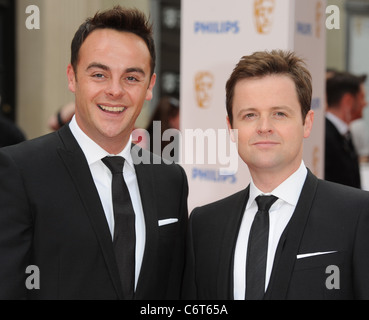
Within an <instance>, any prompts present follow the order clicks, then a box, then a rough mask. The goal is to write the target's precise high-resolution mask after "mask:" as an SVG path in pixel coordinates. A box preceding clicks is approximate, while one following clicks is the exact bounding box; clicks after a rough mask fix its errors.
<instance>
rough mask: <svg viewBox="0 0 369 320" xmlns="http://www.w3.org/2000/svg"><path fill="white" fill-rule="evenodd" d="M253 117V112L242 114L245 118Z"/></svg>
mask: <svg viewBox="0 0 369 320" xmlns="http://www.w3.org/2000/svg"><path fill="white" fill-rule="evenodd" d="M254 117H255V113H248V114H245V115H244V118H245V119H252V118H254Z"/></svg>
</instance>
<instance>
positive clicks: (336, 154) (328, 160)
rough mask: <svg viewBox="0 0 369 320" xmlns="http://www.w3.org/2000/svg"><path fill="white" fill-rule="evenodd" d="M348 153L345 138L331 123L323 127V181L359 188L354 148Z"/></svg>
mask: <svg viewBox="0 0 369 320" xmlns="http://www.w3.org/2000/svg"><path fill="white" fill-rule="evenodd" d="M351 147H352V148H353V150H354V151H350V148H349V147H348V143H347V142H346V141H345V138H344V137H343V136H342V135H341V134H340V133H339V132H338V130H337V128H336V127H335V126H334V124H333V123H332V122H330V121H329V120H328V119H326V127H325V170H324V171H325V172H324V178H325V180H328V181H332V182H337V183H340V184H344V185H347V186H351V187H354V188H359V189H360V188H361V181H360V180H361V179H360V166H359V158H358V155H357V152H356V150H355V147H354V146H353V145H352V146H351Z"/></svg>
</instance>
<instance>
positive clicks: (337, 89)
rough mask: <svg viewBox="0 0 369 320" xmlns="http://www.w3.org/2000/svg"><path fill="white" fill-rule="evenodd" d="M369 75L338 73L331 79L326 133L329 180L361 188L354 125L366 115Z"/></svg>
mask: <svg viewBox="0 0 369 320" xmlns="http://www.w3.org/2000/svg"><path fill="white" fill-rule="evenodd" d="M365 79H366V76H361V77H357V76H355V75H353V74H350V73H340V72H336V73H334V74H333V75H332V76H330V77H328V79H327V85H326V92H327V105H328V108H327V114H326V122H325V123H326V129H325V130H326V131H325V164H324V167H325V170H324V177H325V180H328V181H332V182H337V183H341V184H344V185H347V186H351V187H355V188H361V179H360V166H359V157H358V154H357V150H355V147H354V144H353V140H352V137H351V133H350V130H349V129H350V127H349V126H350V123H351V122H352V121H354V120H356V119H359V118H361V117H362V116H363V109H364V107H365V106H366V100H365V89H364V82H365Z"/></svg>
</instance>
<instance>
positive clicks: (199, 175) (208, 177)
mask: <svg viewBox="0 0 369 320" xmlns="http://www.w3.org/2000/svg"><path fill="white" fill-rule="evenodd" d="M192 179H193V180H196V179H197V180H204V181H213V182H215V183H226V182H229V183H230V184H235V183H236V182H237V177H236V175H235V174H230V175H221V174H220V173H219V170H210V169H204V170H203V169H198V168H193V169H192Z"/></svg>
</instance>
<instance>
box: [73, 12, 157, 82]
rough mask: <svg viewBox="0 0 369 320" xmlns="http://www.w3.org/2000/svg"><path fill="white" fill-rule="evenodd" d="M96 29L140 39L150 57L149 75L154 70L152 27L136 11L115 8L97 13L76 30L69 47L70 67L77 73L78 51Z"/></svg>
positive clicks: (141, 14) (154, 56)
mask: <svg viewBox="0 0 369 320" xmlns="http://www.w3.org/2000/svg"><path fill="white" fill-rule="evenodd" d="M97 29H113V30H117V31H125V32H131V33H134V34H136V35H137V36H139V37H140V38H142V39H143V40H144V41H145V43H146V45H147V47H148V49H149V52H150V56H151V64H150V67H151V75H153V73H154V70H155V60H156V53H155V44H154V39H153V27H152V24H151V23H150V22H149V21H148V19H147V18H146V16H145V14H144V13H142V12H141V11H139V10H137V9H125V8H122V7H121V6H115V7H114V8H113V9H110V10H106V11H103V12H97V13H96V14H95V16H94V17H92V18H88V19H86V20H85V22H84V23H82V24H81V26H80V27H79V28H78V30H77V32H76V33H75V35H74V38H73V40H72V45H71V65H72V66H73V70H74V72H77V63H78V58H79V50H80V48H81V46H82V44H83V42H84V41H85V40H86V38H87V37H88V35H89V34H90V33H91V32H93V31H94V30H97Z"/></svg>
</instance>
